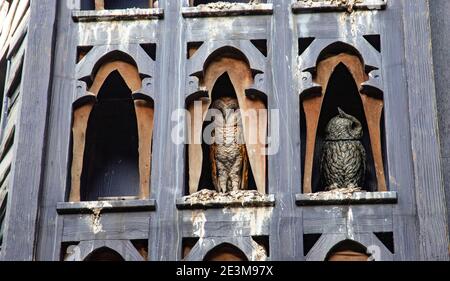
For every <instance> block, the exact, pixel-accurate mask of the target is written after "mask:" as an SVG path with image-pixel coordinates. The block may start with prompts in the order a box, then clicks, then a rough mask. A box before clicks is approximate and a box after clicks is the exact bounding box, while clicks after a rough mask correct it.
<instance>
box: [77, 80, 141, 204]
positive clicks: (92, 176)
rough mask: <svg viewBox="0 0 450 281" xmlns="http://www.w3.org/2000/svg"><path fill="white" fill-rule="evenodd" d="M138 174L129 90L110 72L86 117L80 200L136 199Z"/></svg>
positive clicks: (131, 101) (131, 102)
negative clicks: (123, 197)
mask: <svg viewBox="0 0 450 281" xmlns="http://www.w3.org/2000/svg"><path fill="white" fill-rule="evenodd" d="M138 171H139V170H138V131H137V121H136V113H135V108H134V103H133V100H132V98H131V90H130V89H129V88H128V86H127V85H126V83H125V81H124V80H123V78H122V76H121V75H120V74H119V72H118V71H114V72H112V73H111V74H110V75H109V76H108V78H107V79H106V81H105V83H104V84H103V85H102V88H101V89H100V92H99V94H98V101H97V103H96V104H95V105H94V108H93V109H92V112H91V114H90V116H89V121H88V127H87V133H86V147H85V151H84V159H83V172H82V175H81V200H83V201H86V200H97V199H98V198H99V197H117V196H136V195H138V192H139V172H138Z"/></svg>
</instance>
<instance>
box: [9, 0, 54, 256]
mask: <svg viewBox="0 0 450 281" xmlns="http://www.w3.org/2000/svg"><path fill="white" fill-rule="evenodd" d="M56 7H57V1H55V0H42V1H31V6H30V11H31V18H30V22H29V26H28V37H27V46H26V55H25V56H26V57H25V63H24V68H23V78H22V85H21V95H22V97H21V102H22V104H21V111H20V112H21V113H20V116H19V119H18V125H17V128H16V130H17V131H16V135H17V138H16V144H15V145H16V148H15V153H16V159H15V161H14V163H13V167H12V178H11V190H10V195H9V197H8V198H9V201H8V214H7V219H6V235H5V242H4V247H3V248H2V252H3V259H5V260H23V261H25V260H33V259H34V251H35V236H36V222H37V214H38V201H39V191H40V188H41V183H42V169H43V159H44V149H45V138H46V129H47V109H48V104H49V93H50V89H51V85H52V69H53V50H54V39H55V18H56Z"/></svg>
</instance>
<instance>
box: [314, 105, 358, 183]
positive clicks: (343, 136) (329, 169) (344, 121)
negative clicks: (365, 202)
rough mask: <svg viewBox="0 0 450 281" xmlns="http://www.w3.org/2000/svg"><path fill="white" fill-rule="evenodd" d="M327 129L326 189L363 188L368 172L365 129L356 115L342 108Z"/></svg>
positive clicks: (324, 154)
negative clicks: (364, 138) (366, 172)
mask: <svg viewBox="0 0 450 281" xmlns="http://www.w3.org/2000/svg"><path fill="white" fill-rule="evenodd" d="M338 110H339V115H337V116H336V117H334V118H332V119H331V120H330V122H329V123H328V125H327V127H326V129H325V141H324V145H323V149H322V155H321V161H320V163H321V164H320V166H321V167H320V170H321V179H322V183H323V185H324V186H325V189H326V190H333V189H338V188H348V187H352V188H354V187H361V186H362V185H363V183H364V175H365V171H366V151H365V149H364V146H363V145H362V143H361V138H362V136H363V128H362V125H361V122H359V121H358V119H356V118H355V117H353V116H351V115H349V114H346V113H345V112H344V111H342V110H341V109H340V108H338Z"/></svg>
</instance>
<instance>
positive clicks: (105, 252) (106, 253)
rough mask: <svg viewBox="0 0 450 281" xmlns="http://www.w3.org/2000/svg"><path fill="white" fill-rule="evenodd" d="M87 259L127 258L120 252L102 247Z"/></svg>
mask: <svg viewBox="0 0 450 281" xmlns="http://www.w3.org/2000/svg"><path fill="white" fill-rule="evenodd" d="M85 261H125V260H124V258H123V257H122V256H121V255H120V254H119V253H118V252H116V251H114V250H112V249H110V248H108V247H102V248H99V249H97V250H95V251H94V252H92V253H91V254H90V255H89V256H87V257H86V259H85Z"/></svg>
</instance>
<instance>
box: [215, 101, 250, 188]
mask: <svg viewBox="0 0 450 281" xmlns="http://www.w3.org/2000/svg"><path fill="white" fill-rule="evenodd" d="M211 108H213V109H216V110H218V112H220V114H216V115H214V129H213V131H212V134H211V135H212V137H213V142H212V144H211V146H210V160H211V165H212V169H211V171H212V180H213V184H214V187H215V189H216V191H217V192H223V193H226V192H230V191H235V190H246V189H247V181H248V157H247V150H246V147H245V144H244V142H243V129H242V120H241V114H240V112H239V102H238V100H237V99H235V98H230V97H222V98H219V99H217V100H216V101H215V102H214V103H213V104H212V107H211Z"/></svg>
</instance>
